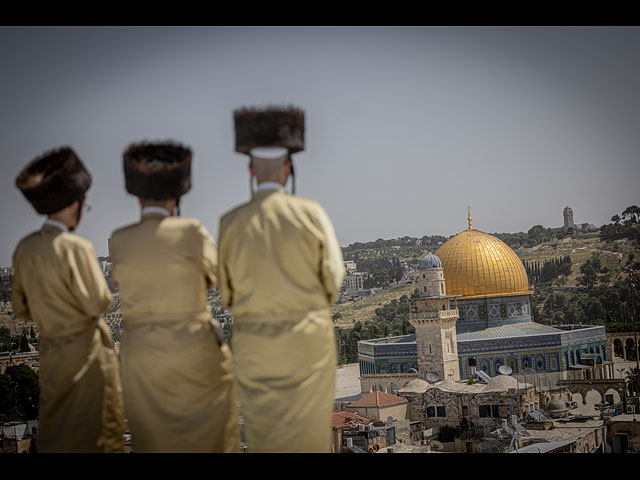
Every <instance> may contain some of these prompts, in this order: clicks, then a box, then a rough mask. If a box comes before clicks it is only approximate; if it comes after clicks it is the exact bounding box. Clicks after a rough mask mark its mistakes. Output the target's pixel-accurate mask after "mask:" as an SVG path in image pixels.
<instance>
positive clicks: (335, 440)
mask: <svg viewBox="0 0 640 480" xmlns="http://www.w3.org/2000/svg"><path fill="white" fill-rule="evenodd" d="M372 423H373V419H372V418H368V417H365V416H363V415H359V414H357V413H354V412H345V411H340V410H338V411H334V412H333V415H332V416H331V430H332V432H333V435H332V437H331V451H332V452H333V453H342V450H343V445H342V443H343V442H342V433H343V432H344V431H345V430H353V429H356V430H357V429H358V428H359V426H360V425H362V426H364V425H371V424H372ZM363 430H364V429H363Z"/></svg>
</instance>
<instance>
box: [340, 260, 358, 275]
mask: <svg viewBox="0 0 640 480" xmlns="http://www.w3.org/2000/svg"><path fill="white" fill-rule="evenodd" d="M343 263H344V269H345V270H346V272H347V274H349V273H353V272H355V271H356V270H357V269H358V268H357V266H356V262H354V261H353V260H345V261H344V262H343Z"/></svg>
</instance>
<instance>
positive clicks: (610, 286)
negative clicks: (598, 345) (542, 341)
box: [533, 252, 640, 331]
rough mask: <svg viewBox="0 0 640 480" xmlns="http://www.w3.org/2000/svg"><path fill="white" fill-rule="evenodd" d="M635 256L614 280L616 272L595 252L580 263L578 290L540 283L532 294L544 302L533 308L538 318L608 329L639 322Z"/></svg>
mask: <svg viewBox="0 0 640 480" xmlns="http://www.w3.org/2000/svg"><path fill="white" fill-rule="evenodd" d="M634 258H635V257H634V255H633V254H631V255H630V256H629V259H628V260H627V262H626V264H625V268H624V270H623V272H621V273H618V274H617V275H616V276H615V278H613V279H612V275H613V273H612V272H611V271H610V270H609V269H608V268H607V267H605V266H603V265H602V262H601V258H600V255H599V254H598V253H597V252H596V253H594V254H593V255H592V256H591V258H589V259H588V260H587V261H586V262H585V263H584V264H582V265H581V266H580V273H581V275H580V276H579V277H578V281H577V285H578V287H577V288H576V289H572V290H571V291H570V290H568V289H552V287H551V285H550V284H548V283H547V284H542V285H540V286H539V287H538V288H536V292H535V294H534V297H533V302H534V304H537V305H538V306H539V305H542V307H541V308H538V307H534V317H535V320H536V321H538V322H540V323H547V324H571V323H587V324H594V325H606V326H607V330H608V331H610V330H611V329H614V330H619V329H621V328H624V327H621V326H620V325H624V324H631V323H633V321H637V313H638V300H639V297H640V282H639V281H638V280H639V279H638V274H639V273H640V262H637V261H634ZM629 268H630V269H631V275H632V279H631V281H630V278H629V270H628V269H629ZM634 315H635V316H634ZM611 331H613V330H611Z"/></svg>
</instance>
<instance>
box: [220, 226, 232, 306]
mask: <svg viewBox="0 0 640 480" xmlns="http://www.w3.org/2000/svg"><path fill="white" fill-rule="evenodd" d="M224 233H225V227H224V219H221V220H220V228H219V229H218V265H217V267H218V268H217V272H218V293H220V299H221V300H222V304H223V305H224V308H226V309H227V310H229V309H230V308H231V304H232V303H233V289H232V286H231V281H230V279H229V273H228V271H227V264H226V253H225V252H226V246H225V245H226V244H225V239H224Z"/></svg>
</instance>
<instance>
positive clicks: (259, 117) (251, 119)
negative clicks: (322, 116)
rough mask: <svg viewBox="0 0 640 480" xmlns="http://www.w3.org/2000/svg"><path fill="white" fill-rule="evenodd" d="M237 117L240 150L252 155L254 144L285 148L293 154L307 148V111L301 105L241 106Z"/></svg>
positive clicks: (235, 120) (238, 149) (234, 115)
mask: <svg viewBox="0 0 640 480" xmlns="http://www.w3.org/2000/svg"><path fill="white" fill-rule="evenodd" d="M233 118H234V122H235V129H236V152H240V153H244V154H246V155H249V151H250V150H251V149H252V148H254V147H285V148H288V149H289V153H290V154H291V153H296V152H299V151H302V150H304V112H303V111H302V110H300V109H299V108H296V107H293V106H290V107H275V106H268V107H266V108H263V109H258V108H241V109H238V110H236V111H234V112H233Z"/></svg>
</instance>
